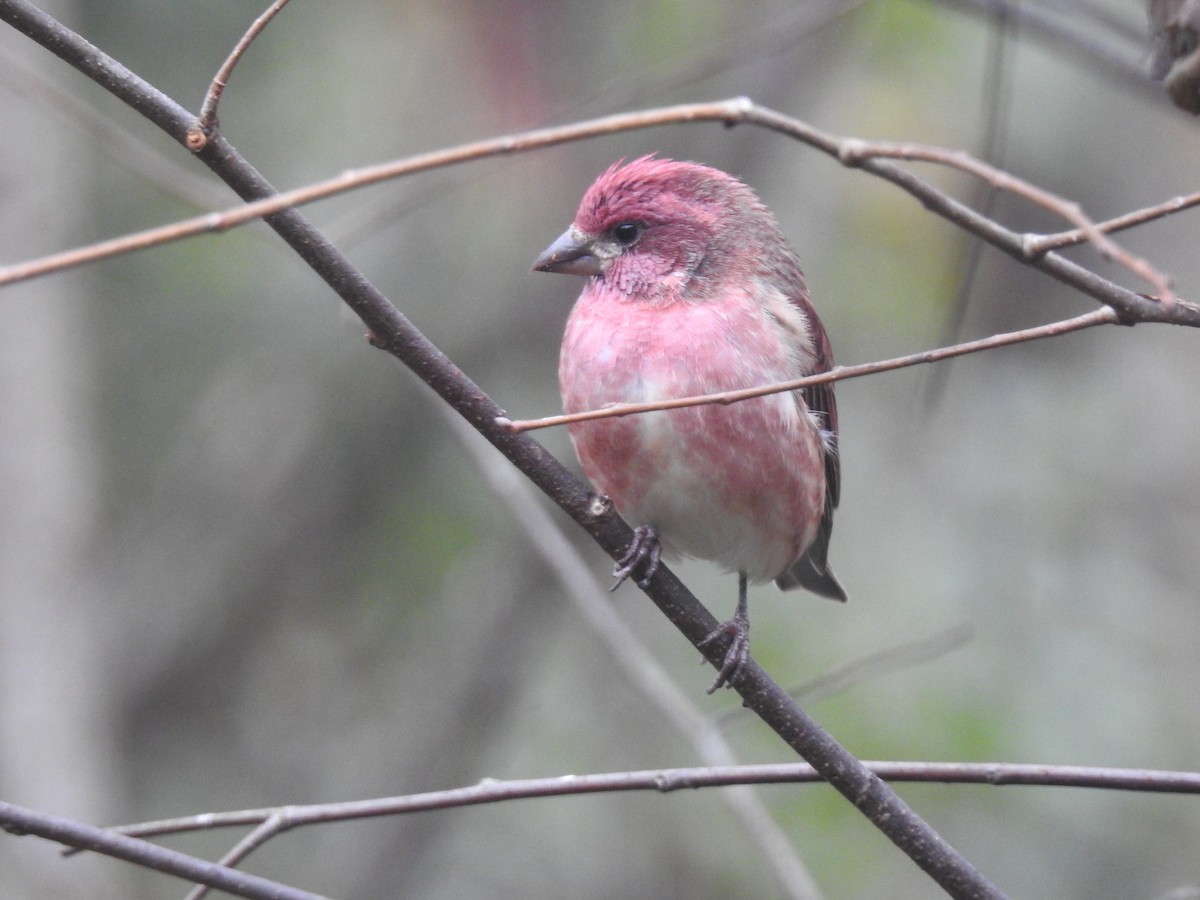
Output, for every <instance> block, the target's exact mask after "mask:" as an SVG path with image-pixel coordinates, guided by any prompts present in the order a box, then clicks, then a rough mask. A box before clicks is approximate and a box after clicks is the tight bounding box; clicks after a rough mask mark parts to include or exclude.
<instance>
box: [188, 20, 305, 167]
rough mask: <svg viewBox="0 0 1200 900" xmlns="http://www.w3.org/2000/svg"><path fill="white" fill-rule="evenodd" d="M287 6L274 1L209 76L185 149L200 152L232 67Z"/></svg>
mask: <svg viewBox="0 0 1200 900" xmlns="http://www.w3.org/2000/svg"><path fill="white" fill-rule="evenodd" d="M287 4H288V0H274V2H273V3H272V4H271V5H270V6H268V7H267V10H266V12H264V13H263V14H262V15H261V16H259V17H258V18H257V19H255V20H254V22H253V24H251V26H250V27H249V28H248V29H247V30H246V33H245V34H243V35H242V39H241V40H240V41H238V42H237V44H236V45H235V46H234V48H233V50H232V51H231V52H230V54H229V56H228V58H227V59H226V60H225V62H224V63H222V64H221V68H219V69H218V70H217V74H216V75H215V76H213V80H212V84H210V85H209V86H208V93H206V94H205V95H204V103H203V104H202V105H201V107H200V118H199V120H197V122H196V124H195V125H194V126H193V127H192V129H191V130H190V131H189V132H188V136H187V145H188V149H190V150H200V149H201V148H202V147H204V145H205V144H207V143H208V139H209V137H210V136H211V135H212V133H213V132H214V131H215V130H216V129H217V104H218V103H220V102H221V94H223V93H224V92H225V86H226V85H227V84H229V77H230V76H231V75H232V74H233V68H234V66H236V65H237V64H238V62H239V61H240V60H241V58H242V56H243V55H244V54H245V52H246V50H247V49H248V48H249V47H250V44H251V43H253V41H254V39H255V38H256V37H258V35H259V33H260V32H261V31H262V30H263V29H264V28H266V27H267V25H268V23H270V21H271V20H272V19H273V18H275V15H276V13H278V12H279V11H280V10H281V9H283V8H284V7H285V6H287Z"/></svg>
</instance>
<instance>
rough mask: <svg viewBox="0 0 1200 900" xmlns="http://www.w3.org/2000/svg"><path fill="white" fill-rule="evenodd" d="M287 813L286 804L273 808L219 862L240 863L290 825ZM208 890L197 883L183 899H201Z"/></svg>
mask: <svg viewBox="0 0 1200 900" xmlns="http://www.w3.org/2000/svg"><path fill="white" fill-rule="evenodd" d="M289 815H290V810H289V808H288V807H286V806H285V807H283V808H281V809H277V810H275V811H274V812H273V813H272V814H271V815H269V816H268V817H267V818H265V819H264V820H263V821H262V822H260V823H259V825H258V827H257V828H255V829H254V830H253V831H251V832H250V833H249V834H247V835H245V836H244V837H243V838H242V839H241V840H240V841H238V842H237V843H236V844H234V845H233V847H231V848H230V849H229V852H228V853H226V854H225V855H224V856H222V857H221V859H220V862H219V864H220V865H222V866H228V867H229V868H234V867H236V866H238V865H240V864H241V863H242V861H243V860H245V858H246V857H247V856H249V855H250V854H251V853H253V852H254V851H255V850H257V849H258V848H259V847H261V846H262V845H263V844H265V843H266V842H267V841H269V840H270V839H271V838H273V837H275V835H277V834H279V833H280V832H283V831H287V829H288V828H290V827H291V821H290V818H289ZM209 890H210V886H209V885H207V884H198V885H196V887H194V888H193V889H192V890H190V891H188V894H187V896H186V897H185V898H184V900H203V898H204V897H207V896H208V892H209Z"/></svg>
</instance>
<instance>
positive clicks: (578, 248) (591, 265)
mask: <svg viewBox="0 0 1200 900" xmlns="http://www.w3.org/2000/svg"><path fill="white" fill-rule="evenodd" d="M607 262H608V260H606V259H604V258H602V257H601V256H599V255H598V254H597V253H596V248H595V238H593V237H592V236H591V235H588V234H585V233H584V232H582V231H580V230H579V229H578V228H576V227H575V226H574V225H572V226H571V227H570V228H568V229H567V230H566V231H564V232H563V233H562V235H561V236H560V237H559V239H558V240H556V241H555V242H554V243H553V244H551V245H550V246H549V247H547V248H546V249H545V250H543V251H542V255H541V256H539V257H538V258H537V259H535V260H534V261H533V271H535V272H561V273H563V274H564V275H599V274H601V273H602V272H603V271H604V266H605V264H606V263H607Z"/></svg>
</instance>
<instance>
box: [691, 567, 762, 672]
mask: <svg viewBox="0 0 1200 900" xmlns="http://www.w3.org/2000/svg"><path fill="white" fill-rule="evenodd" d="M723 634H727V635H729V636H730V637H732V638H733V640H731V641H730V642H729V649H728V650H726V651H725V660H724V661H723V662H722V663H721V668H720V669H719V670H717V677H716V678H715V679H714V680H713V683H712V685H711V686H710V687H709V689H708V693H710V694H711V693H712V692H713V691H715V690H716V689H717V688H720V687H728V686H729V681H730V679H731V678H733V677H734V676H735V675H737V673H738V669H740V668H741V667H742V666H743V665H745V663H746V660H748V659H749V658H750V613H749V608H748V604H747V602H746V573H745V572H738V600H737V609H735V610H734V611H733V618H732V619H728V620H727V621H725V622H722V623H721V624H720V625H718V626H717V627H716V628H714V629H713V630H712V631H710V632H709V634H708V637H706V638H705V639H704V640H702V641H701V642H700V646H701V647H703V646H704V645H705V644H708V643H710V642H711V641H714V640H716V639H717V638H719V637H720V636H721V635H723Z"/></svg>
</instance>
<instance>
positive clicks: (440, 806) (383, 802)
mask: <svg viewBox="0 0 1200 900" xmlns="http://www.w3.org/2000/svg"><path fill="white" fill-rule="evenodd" d="M863 765H865V766H866V767H867V768H869V769H870V770H871V772H872V773H873V774H875V775H877V776H878V777H879V778H882V779H884V780H885V781H889V782H896V783H903V782H937V783H939V784H990V785H994V786H997V787H1000V786H1005V785H1038V786H1042V787H1075V788H1099V789H1103V790H1113V791H1132V792H1135V793H1166V794H1200V772H1172V771H1164V770H1160V769H1111V768H1103V767H1097V766H1049V765H1036V764H1026V763H955V762H939V763H932V762H896V761H864V762H863ZM823 780H824V778H823V776H822V775H821V774H820V773H818V772H817V771H816V770H814V769H813V767H812V766H810V765H807V764H805V763H780V764H767V765H745V766H704V767H699V768H681V769H648V770H644V771H638V772H608V773H596V774H592V775H557V776H554V777H552V778H529V779H518V780H511V781H497V780H495V779H491V778H487V779H484V780H483V781H481V782H479V784H476V785H472V786H470V787H462V788H453V789H450V790H445V791H430V792H427V793H423V794H409V795H406V796H403V797H382V798H377V799H373V800H353V801H349V802H342V803H321V804H313V805H309V806H289V807H287V808H286V810H287V812H286V818H287V821H288V825H289V827H290V828H299V827H302V826H305V825H317V824H324V823H328V822H347V821H352V820H355V819H368V818H376V817H379V816H395V815H406V814H409V813H417V812H427V811H430V810H444V809H454V808H458V807H463V806H478V805H481V804H485V803H501V802H505V801H508V800H528V799H531V798H535V797H563V796H574V795H578V794H606V793H617V792H625V791H658V792H660V793H667V792H670V791H678V790H684V789H688V790H695V789H698V788H705V787H727V786H729V785H735V784H809V783H814V782H820V781H823ZM279 814H280V810H279V809H275V808H265V809H243V810H234V811H229V812H213V813H203V814H201V815H195V816H183V817H180V818H176V819H160V820H158V821H154V822H139V823H137V824H132V825H121V826H117V827H115V828H114V829H113V831H114V832H116V833H119V834H123V835H135V836H138V837H143V838H145V837H155V836H158V835H164V834H180V833H184V832H192V831H206V830H209V829H213V828H233V827H245V826H250V825H253V826H258V825H262V824H263V823H265V822H269V821H271V820H272V818H274V817H276V816H278V815H279Z"/></svg>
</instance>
